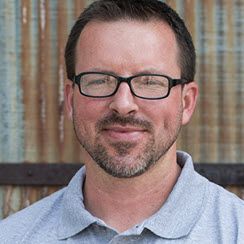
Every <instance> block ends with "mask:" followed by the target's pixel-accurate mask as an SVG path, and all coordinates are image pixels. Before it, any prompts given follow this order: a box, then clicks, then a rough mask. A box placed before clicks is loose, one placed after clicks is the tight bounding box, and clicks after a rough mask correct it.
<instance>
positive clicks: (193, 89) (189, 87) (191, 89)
mask: <svg viewBox="0 0 244 244" xmlns="http://www.w3.org/2000/svg"><path fill="white" fill-rule="evenodd" d="M197 97H198V85H197V83H196V82H195V81H193V82H190V83H188V84H185V85H184V88H183V92H182V105H183V116H182V125H185V124H187V123H188V122H189V121H190V119H191V117H192V114H193V112H194V110H195V107H196V102H197Z"/></svg>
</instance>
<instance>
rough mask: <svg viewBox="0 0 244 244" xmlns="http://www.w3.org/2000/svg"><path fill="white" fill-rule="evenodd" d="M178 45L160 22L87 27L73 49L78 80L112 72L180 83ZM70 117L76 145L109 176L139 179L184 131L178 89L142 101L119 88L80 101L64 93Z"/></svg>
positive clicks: (76, 92)
mask: <svg viewBox="0 0 244 244" xmlns="http://www.w3.org/2000/svg"><path fill="white" fill-rule="evenodd" d="M177 52H178V48H177V44H176V40H175V36H174V34H173V32H172V30H171V29H170V28H169V27H168V26H167V25H166V24H164V23H163V22H160V21H151V22H138V21H130V20H128V21H126V20H123V21H122V20H121V21H116V22H91V23H89V24H88V25H87V26H86V27H85V29H84V30H83V31H82V33H81V35H80V39H79V41H78V44H77V47H76V55H77V56H76V67H75V69H76V74H79V73H81V72H87V71H100V72H110V73H114V74H116V75H119V76H123V77H128V76H132V75H136V74H140V73H154V74H165V75H168V76H170V77H172V78H180V68H179V66H178V64H177ZM66 93H67V94H68V95H67V97H68V100H69V101H70V104H71V105H70V111H69V112H70V116H72V118H73V123H74V128H75V132H76V135H77V138H78V140H79V142H80V144H81V145H82V146H83V147H84V148H85V150H86V151H87V152H88V153H89V155H90V157H91V158H92V159H93V161H92V162H95V163H97V164H98V165H99V166H100V167H102V168H103V169H104V170H105V171H106V172H107V173H109V174H110V175H113V176H115V177H122V178H128V177H133V176H136V175H140V174H142V173H143V172H145V171H146V170H147V169H149V168H150V166H152V165H154V164H155V163H156V162H157V161H158V160H160V158H163V156H164V155H165V154H166V153H167V152H168V150H169V148H171V147H172V146H173V147H174V146H175V140H176V138H177V135H178V133H179V130H180V127H181V125H182V113H183V108H182V90H181V86H176V87H174V88H172V89H171V93H170V95H169V97H167V98H165V99H161V100H145V99H141V98H137V97H135V96H133V95H132V94H131V92H130V89H129V86H128V85H127V84H126V83H121V85H120V87H119V89H118V91H117V93H116V94H115V95H114V96H112V97H107V98H90V97H85V96H82V95H81V94H80V93H79V90H78V87H77V86H75V88H74V90H72V89H71V86H69V88H68V89H66Z"/></svg>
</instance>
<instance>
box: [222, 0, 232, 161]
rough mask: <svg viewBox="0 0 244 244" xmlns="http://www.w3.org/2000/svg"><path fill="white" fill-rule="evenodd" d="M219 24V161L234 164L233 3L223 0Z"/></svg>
mask: <svg viewBox="0 0 244 244" xmlns="http://www.w3.org/2000/svg"><path fill="white" fill-rule="evenodd" d="M220 8H221V9H220V10H221V12H220V16H219V18H220V19H221V21H220V22H219V28H221V29H220V32H219V33H221V34H222V40H221V39H220V50H219V53H220V55H221V56H220V59H222V58H223V59H222V62H221V64H220V70H219V72H218V73H219V74H220V75H219V80H218V84H219V86H220V89H219V91H220V92H219V100H220V101H219V108H220V109H219V124H221V127H220V130H219V132H220V135H219V161H221V162H235V160H236V126H235V124H236V123H235V120H236V116H235V114H237V111H236V109H235V95H236V92H235V90H236V85H237V79H236V73H235V62H234V55H235V52H230V51H229V50H231V48H232V47H234V37H235V35H234V34H235V25H234V20H233V3H232V2H230V1H228V0H223V1H222V4H220Z"/></svg>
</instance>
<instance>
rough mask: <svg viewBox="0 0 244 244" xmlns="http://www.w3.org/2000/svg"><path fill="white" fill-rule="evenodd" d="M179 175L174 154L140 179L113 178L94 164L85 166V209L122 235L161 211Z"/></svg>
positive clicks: (139, 177) (159, 162) (158, 163)
mask: <svg viewBox="0 0 244 244" xmlns="http://www.w3.org/2000/svg"><path fill="white" fill-rule="evenodd" d="M179 174H180V167H179V166H178V165H177V163H176V153H175V154H173V155H172V156H170V155H169V156H166V157H164V159H162V160H160V161H158V162H157V163H156V165H154V166H153V167H152V168H151V169H149V170H148V171H147V172H146V173H144V174H143V175H141V176H138V177H134V178H130V179H120V178H115V177H112V176H110V175H108V174H106V173H104V172H103V171H102V170H101V169H100V168H98V166H96V165H95V164H94V163H92V164H87V165H86V180H85V185H84V203H85V207H86V209H87V210H88V211H89V212H90V213H91V214H93V215H94V216H96V217H98V218H100V219H102V220H103V221H104V222H105V223H106V224H107V225H109V226H111V227H112V228H114V229H116V230H117V231H118V232H123V231H125V230H127V229H129V228H131V227H132V226H134V225H136V224H139V223H140V222H142V221H143V220H144V219H146V218H148V217H150V216H151V215H153V214H154V213H156V212H157V211H158V210H159V209H160V208H161V206H162V205H163V203H164V202H165V200H166V199H167V198H168V196H169V194H170V192H171V191H172V189H173V187H174V185H175V183H176V181H177V179H178V177H179ZM97 203H99V204H97Z"/></svg>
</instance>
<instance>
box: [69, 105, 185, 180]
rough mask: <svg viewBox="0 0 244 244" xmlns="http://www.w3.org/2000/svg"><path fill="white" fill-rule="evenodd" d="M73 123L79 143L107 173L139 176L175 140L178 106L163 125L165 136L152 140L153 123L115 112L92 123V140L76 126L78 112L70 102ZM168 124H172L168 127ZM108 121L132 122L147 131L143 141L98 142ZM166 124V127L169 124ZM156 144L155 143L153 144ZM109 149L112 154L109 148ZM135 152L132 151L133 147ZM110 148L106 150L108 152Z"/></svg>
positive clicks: (123, 124) (125, 124)
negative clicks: (174, 115) (145, 138)
mask: <svg viewBox="0 0 244 244" xmlns="http://www.w3.org/2000/svg"><path fill="white" fill-rule="evenodd" d="M73 111H74V113H73V126H74V130H75V134H76V136H77V139H78V141H79V143H80V144H81V145H82V146H83V148H84V149H85V150H86V151H87V152H88V153H89V155H90V156H91V158H92V159H93V161H94V162H95V163H96V164H97V165H99V166H100V167H101V168H102V169H103V170H104V171H105V172H107V173H108V174H110V175H112V176H114V177H118V178H132V177H136V176H139V175H141V174H143V173H144V172H146V171H147V170H148V169H150V168H151V167H152V166H153V165H155V164H156V162H157V161H158V160H159V159H160V158H162V157H163V156H164V155H165V154H166V153H167V151H168V150H169V148H170V147H171V146H172V145H173V144H174V142H175V141H176V139H177V137H178V134H179V132H180V128H181V120H182V108H180V109H179V111H178V112H177V115H176V117H175V121H174V122H173V123H170V124H168V125H167V127H168V128H167V130H168V131H167V132H168V133H165V134H167V135H165V136H168V137H167V138H165V136H164V138H162V139H160V140H159V143H156V140H155V138H156V135H155V132H154V127H153V125H152V124H151V123H150V122H148V121H146V120H142V119H138V118H135V117H134V116H127V117H123V116H120V115H118V114H116V113H111V114H110V115H108V116H106V117H104V118H102V119H101V120H99V121H98V122H97V123H96V125H95V130H96V136H95V140H94V143H92V140H91V139H90V135H88V134H85V133H82V130H81V129H80V126H79V125H80V122H79V116H78V113H77V112H76V109H75V107H74V104H73ZM172 124H174V127H173V128H172ZM111 125H120V126H127V125H132V126H135V127H138V128H141V129H143V130H144V131H145V132H144V133H146V134H147V137H148V140H147V143H144V144H142V145H138V143H135V142H127V141H126V142H125V141H121V142H115V143H110V144H109V145H104V143H103V142H102V138H101V137H102V131H103V130H104V128H107V127H109V126H111ZM169 127H170V128H169ZM157 144H158V145H157ZM107 146H109V147H110V149H111V148H112V149H113V152H114V153H113V155H112V154H111V150H109V148H107ZM138 147H140V148H139V149H140V150H139V152H138V153H137V154H136V155H134V154H133V153H134V151H138ZM109 151H110V152H109Z"/></svg>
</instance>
